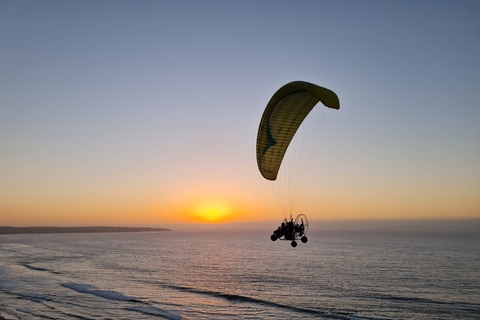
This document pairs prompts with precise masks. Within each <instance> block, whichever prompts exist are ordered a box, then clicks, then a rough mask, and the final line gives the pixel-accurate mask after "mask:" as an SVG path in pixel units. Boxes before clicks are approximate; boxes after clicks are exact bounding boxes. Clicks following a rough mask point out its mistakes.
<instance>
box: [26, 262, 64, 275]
mask: <svg viewBox="0 0 480 320" xmlns="http://www.w3.org/2000/svg"><path fill="white" fill-rule="evenodd" d="M23 266H24V267H26V268H28V269H30V270H35V271H44V272H50V273H53V274H61V273H60V272H57V271H53V270H49V269H45V268H40V267H34V266H32V265H30V264H28V263H24V264H23Z"/></svg>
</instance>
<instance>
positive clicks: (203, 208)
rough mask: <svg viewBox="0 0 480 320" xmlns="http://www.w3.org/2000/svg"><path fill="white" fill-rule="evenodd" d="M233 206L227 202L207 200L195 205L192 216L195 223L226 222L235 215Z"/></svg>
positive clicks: (191, 212)
mask: <svg viewBox="0 0 480 320" xmlns="http://www.w3.org/2000/svg"><path fill="white" fill-rule="evenodd" d="M234 211H235V210H234V208H233V207H232V205H230V204H229V203H227V202H225V201H218V200H207V201H202V202H200V203H197V204H195V205H194V207H193V208H191V209H190V212H189V213H190V215H191V217H192V219H193V220H194V221H200V222H209V223H215V222H225V221H227V220H228V219H229V218H231V217H232V215H233V214H234Z"/></svg>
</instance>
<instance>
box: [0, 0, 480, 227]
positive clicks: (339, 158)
mask: <svg viewBox="0 0 480 320" xmlns="http://www.w3.org/2000/svg"><path fill="white" fill-rule="evenodd" d="M0 43H1V45H0V70H1V72H0V174H1V184H0V191H1V194H0V200H1V201H0V202H2V204H0V210H1V211H0V212H1V213H2V216H3V217H4V224H9V223H10V224H14V223H17V224H18V223H27V224H28V223H29V222H30V223H41V222H43V221H46V222H49V221H51V222H52V223H53V222H55V221H58V223H77V224H81V223H87V222H92V223H94V222H95V216H96V215H105V218H104V219H103V220H102V221H107V222H110V223H115V222H116V221H115V220H112V221H110V220H108V218H107V217H110V216H112V215H113V216H115V215H117V216H119V217H122V218H121V219H120V220H119V221H121V222H129V223H133V222H132V221H133V220H129V219H130V218H129V217H133V216H141V217H143V216H144V218H143V220H142V221H145V222H158V223H161V222H162V221H164V220H165V221H176V220H175V218H174V217H175V214H176V213H175V212H177V211H176V210H179V209H178V207H179V206H180V207H181V205H179V203H182V202H185V201H187V202H188V201H190V200H191V199H193V198H196V197H197V195H198V197H202V196H204V197H211V198H215V197H217V198H228V201H233V202H236V203H242V204H243V212H248V214H251V216H249V215H248V214H247V213H244V214H245V216H248V218H247V219H257V218H258V217H259V216H264V217H265V219H269V218H271V219H274V217H275V216H274V214H273V213H272V212H274V211H275V210H277V209H278V208H277V207H276V204H275V202H276V200H275V198H274V197H273V196H271V195H270V189H269V188H268V186H267V187H266V184H267V185H268V182H265V181H262V178H261V176H260V174H259V173H258V170H257V168H256V162H255V139H256V134H257V128H258V122H259V120H260V117H261V115H262V112H263V108H264V107H265V105H266V104H267V102H268V100H269V98H270V97H271V95H272V94H273V93H274V92H275V91H276V90H277V89H278V88H279V87H281V86H282V85H284V84H285V83H288V82H290V81H294V80H304V81H310V82H313V83H315V84H318V85H321V86H325V87H327V88H329V89H331V90H333V91H335V92H336V93H337V95H338V96H339V98H340V103H341V109H340V110H339V112H338V113H337V114H336V115H335V117H334V119H333V121H332V123H331V124H330V126H329V128H328V131H327V132H326V133H325V135H324V137H323V142H322V146H321V150H319V154H318V157H317V158H316V161H317V162H316V164H315V165H312V169H311V175H310V176H311V179H309V181H307V182H306V186H307V188H306V190H307V191H305V205H304V206H303V207H302V206H301V207H300V209H302V210H306V211H308V212H311V215H313V217H314V218H315V219H335V218H336V217H337V218H338V219H371V218H375V219H382V218H385V219H391V218H394V219H398V218H415V217H419V218H452V217H460V218H466V217H470V218H471V217H477V218H480V196H479V194H480V143H479V141H480V105H479V101H480V93H479V92H480V91H479V90H478V88H479V87H480V2H478V1H238V2H233V1H202V2H199V1H184V2H174V1H69V2H66V1H42V2H38V1H0ZM318 197H320V200H318ZM232 199H233V200H232ZM346 199H347V200H346ZM191 201H193V200H191ZM319 202H320V203H319ZM266 203H269V204H268V205H267V204H266ZM87 204H88V205H87ZM69 208H77V210H76V211H75V212H74V213H72V214H71V215H72V216H74V217H76V220H75V219H74V220H69V221H70V222H69V221H66V220H65V221H63V220H62V221H60V220H55V219H57V218H58V217H59V216H60V215H61V212H65V211H66V210H67V209H69ZM327 209H328V210H327ZM325 211H328V214H326V213H325ZM94 212H102V214H98V213H97V214H94ZM144 212H148V213H144ZM252 212H257V214H256V215H255V216H254V215H253V213H252ZM87 213H88V214H87ZM89 215H90V216H91V217H90V216H89ZM82 216H89V218H88V219H90V220H88V219H87V220H82V218H81V217H82ZM153 216H156V217H157V218H156V219H157V220H155V221H154V219H153V218H152V217H153ZM19 217H22V219H23V220H22V222H19V220H17V219H18V218H19ZM122 219H123V220H122ZM149 219H150V220H149ZM152 219H153V220H152ZM0 224H2V221H0Z"/></svg>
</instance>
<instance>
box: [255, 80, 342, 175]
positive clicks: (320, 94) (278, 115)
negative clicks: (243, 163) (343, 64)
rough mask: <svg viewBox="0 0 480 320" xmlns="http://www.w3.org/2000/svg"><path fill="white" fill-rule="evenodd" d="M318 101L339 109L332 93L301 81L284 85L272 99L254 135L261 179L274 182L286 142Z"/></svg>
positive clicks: (336, 99) (287, 143)
mask: <svg viewBox="0 0 480 320" xmlns="http://www.w3.org/2000/svg"><path fill="white" fill-rule="evenodd" d="M319 101H320V102H322V104H323V105H324V106H326V107H328V108H332V109H340V102H339V100H338V97H337V95H336V94H335V93H334V92H333V91H331V90H329V89H326V88H323V87H320V86H317V85H315V84H312V83H309V82H304V81H294V82H290V83H287V84H286V85H284V86H283V87H281V88H280V89H279V90H278V91H277V92H276V93H275V94H274V95H273V96H272V98H271V99H270V102H269V103H268V104H267V107H266V108H265V111H264V112H263V116H262V119H261V121H260V126H259V128H258V135H257V164H258V169H259V170H260V173H261V174H262V176H263V177H264V178H265V179H268V180H276V178H277V175H278V170H279V169H280V165H281V163H282V160H283V157H284V155H285V152H286V151H287V148H288V145H289V144H290V141H291V140H292V138H293V136H294V135H295V133H296V132H297V130H298V128H299V127H300V125H301V124H302V122H303V120H304V119H305V117H306V116H307V115H308V113H309V112H310V111H311V110H312V109H313V107H315V105H316V104H317V103H318V102H319Z"/></svg>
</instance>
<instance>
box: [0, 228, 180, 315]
mask: <svg viewBox="0 0 480 320" xmlns="http://www.w3.org/2000/svg"><path fill="white" fill-rule="evenodd" d="M159 231H172V230H170V229H167V228H150V227H6V226H4V227H0V235H6V234H44V233H105V232H159ZM0 320H1V318H0Z"/></svg>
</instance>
